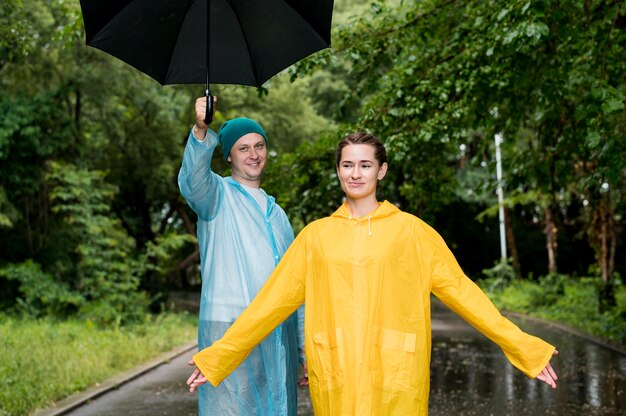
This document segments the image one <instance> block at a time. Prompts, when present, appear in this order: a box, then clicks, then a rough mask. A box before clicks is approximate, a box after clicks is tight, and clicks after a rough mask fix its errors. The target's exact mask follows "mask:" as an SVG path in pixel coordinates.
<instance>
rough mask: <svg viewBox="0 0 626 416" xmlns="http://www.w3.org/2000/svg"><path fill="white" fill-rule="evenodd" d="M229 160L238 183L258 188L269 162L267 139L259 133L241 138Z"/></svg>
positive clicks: (234, 146) (231, 150)
mask: <svg viewBox="0 0 626 416" xmlns="http://www.w3.org/2000/svg"><path fill="white" fill-rule="evenodd" d="M227 160H228V162H229V163H230V166H231V168H232V171H233V178H234V179H235V180H236V181H237V182H239V183H242V184H244V185H247V186H251V187H258V186H259V185H260V183H261V175H262V174H263V169H265V162H266V161H267V147H266V146H265V139H264V138H263V136H261V135H260V134H259V133H248V134H246V135H245V136H241V137H240V138H239V140H237V141H236V142H235V144H234V145H233V147H232V148H231V149H230V155H229V156H228V159H227Z"/></svg>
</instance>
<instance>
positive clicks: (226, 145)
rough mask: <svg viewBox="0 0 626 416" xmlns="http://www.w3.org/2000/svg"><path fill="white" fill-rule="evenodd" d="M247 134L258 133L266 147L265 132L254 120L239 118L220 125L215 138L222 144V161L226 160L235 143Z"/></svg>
mask: <svg viewBox="0 0 626 416" xmlns="http://www.w3.org/2000/svg"><path fill="white" fill-rule="evenodd" d="M248 133H258V134H260V135H261V136H263V138H264V139H265V145H266V146H267V137H266V136H265V131H264V130H263V128H262V127H261V125H260V124H259V123H257V122H256V121H254V120H250V119H249V118H245V117H239V118H234V119H232V120H228V121H227V122H226V123H224V124H222V127H220V130H219V132H218V133H217V138H218V139H219V141H220V143H221V144H222V152H223V153H224V159H226V160H228V155H229V154H230V149H232V147H233V145H234V144H235V142H236V141H237V140H239V139H240V138H241V137H242V136H245V135H246V134H248Z"/></svg>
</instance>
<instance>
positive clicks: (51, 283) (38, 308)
mask: <svg viewBox="0 0 626 416" xmlns="http://www.w3.org/2000/svg"><path fill="white" fill-rule="evenodd" d="M0 278H3V279H5V282H4V284H3V285H4V286H5V289H4V290H6V288H7V285H9V283H8V282H7V281H16V282H17V283H18V286H17V290H18V292H19V295H18V296H17V297H16V302H17V307H18V310H19V311H20V312H22V313H25V314H26V315H27V316H32V317H39V316H46V315H51V316H65V315H66V314H68V313H71V312H72V311H74V310H76V309H77V308H78V307H80V306H81V305H82V304H83V301H84V299H83V297H82V296H81V295H80V294H78V293H76V292H73V291H71V290H70V289H69V288H68V287H67V285H66V284H65V283H62V282H57V281H55V280H54V278H53V277H52V276H51V275H49V274H47V273H44V272H43V271H42V270H41V267H40V266H39V265H38V264H36V263H34V262H33V261H32V260H27V261H26V262H24V263H21V264H9V265H7V266H4V267H2V268H0Z"/></svg>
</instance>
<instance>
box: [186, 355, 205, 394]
mask: <svg viewBox="0 0 626 416" xmlns="http://www.w3.org/2000/svg"><path fill="white" fill-rule="evenodd" d="M187 364H189V365H190V366H192V367H196V364H195V363H194V362H193V360H189V362H188V363H187ZM206 382H207V379H206V377H205V376H204V375H202V373H201V372H200V369H199V368H198V367H196V368H195V370H193V373H191V376H189V378H188V379H187V385H188V386H189V392H190V393H193V392H194V391H195V390H196V389H197V388H198V387H200V386H201V385H203V384H204V383H206Z"/></svg>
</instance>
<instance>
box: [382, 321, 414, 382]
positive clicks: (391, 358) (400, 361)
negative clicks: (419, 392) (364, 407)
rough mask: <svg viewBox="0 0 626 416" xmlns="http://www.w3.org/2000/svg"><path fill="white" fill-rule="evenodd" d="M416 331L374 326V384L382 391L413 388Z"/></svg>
mask: <svg viewBox="0 0 626 416" xmlns="http://www.w3.org/2000/svg"><path fill="white" fill-rule="evenodd" d="M416 345H417V334H414V333H411V332H402V331H397V330H394V329H388V328H379V327H375V334H374V351H373V356H374V357H373V358H374V365H373V367H372V368H373V371H372V376H373V382H374V385H375V386H377V387H380V388H383V389H384V390H387V391H390V390H400V391H414V390H416V389H417V386H416V385H415V380H416V379H418V376H417V375H416V374H415V372H416V371H417V368H416V366H415V364H416V362H415V360H416Z"/></svg>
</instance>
